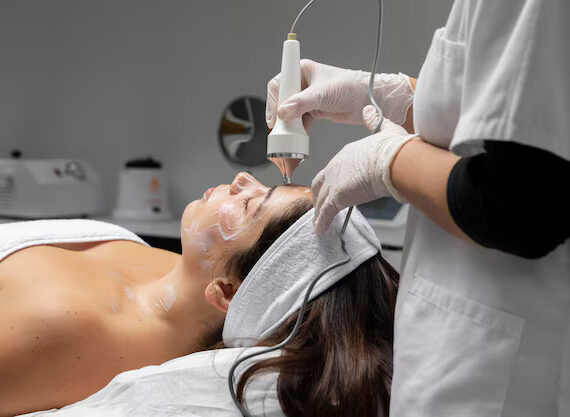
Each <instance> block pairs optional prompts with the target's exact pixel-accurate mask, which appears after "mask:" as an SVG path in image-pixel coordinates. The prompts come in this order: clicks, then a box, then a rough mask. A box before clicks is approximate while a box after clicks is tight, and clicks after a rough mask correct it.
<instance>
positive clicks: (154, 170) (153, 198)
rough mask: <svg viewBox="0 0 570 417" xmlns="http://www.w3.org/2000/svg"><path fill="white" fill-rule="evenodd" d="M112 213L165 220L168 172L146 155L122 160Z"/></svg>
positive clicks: (128, 218)
mask: <svg viewBox="0 0 570 417" xmlns="http://www.w3.org/2000/svg"><path fill="white" fill-rule="evenodd" d="M113 217H114V218H116V219H124V220H167V219H170V218H171V217H172V213H171V212H170V208H169V203H168V175H167V173H166V171H165V170H164V169H163V168H162V164H161V163H160V162H158V161H156V160H154V159H152V158H151V157H150V156H149V157H148V158H146V159H133V160H130V161H127V162H126V163H125V169H123V170H122V171H121V172H120V174H119V189H118V193H117V208H116V209H115V210H114V211H113Z"/></svg>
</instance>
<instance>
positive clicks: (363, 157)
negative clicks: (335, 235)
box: [312, 106, 417, 233]
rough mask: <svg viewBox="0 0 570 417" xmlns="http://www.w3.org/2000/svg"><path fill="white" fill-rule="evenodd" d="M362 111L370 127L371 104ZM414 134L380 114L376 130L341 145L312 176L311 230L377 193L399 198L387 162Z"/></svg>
mask: <svg viewBox="0 0 570 417" xmlns="http://www.w3.org/2000/svg"><path fill="white" fill-rule="evenodd" d="M362 114H363V119H364V121H365V124H366V126H367V127H368V129H370V130H374V128H375V127H376V125H377V124H378V114H377V113H376V110H375V109H374V107H372V106H366V107H365V108H364V109H363V111H362ZM415 138H417V136H416V135H410V134H408V132H407V131H406V130H405V129H404V128H402V127H401V126H398V125H397V124H395V123H393V122H391V121H390V120H389V119H387V118H384V121H383V122H382V126H381V128H380V131H379V132H378V133H376V134H373V135H371V136H368V137H366V138H364V139H361V140H358V141H355V142H352V143H349V144H348V145H346V146H344V148H342V149H341V150H340V152H339V153H338V154H336V155H335V156H334V157H333V158H332V159H331V161H330V162H329V163H328V164H327V166H326V167H325V169H323V170H322V171H321V172H319V173H318V174H317V176H316V177H315V179H314V180H313V184H312V189H313V200H314V202H315V219H314V222H315V231H316V232H317V233H323V232H325V231H326V230H327V229H328V227H329V225H330V223H331V222H332V220H333V218H334V217H335V216H336V214H337V213H338V212H339V211H340V210H342V209H344V208H346V207H349V206H355V205H358V204H363V203H367V202H369V201H372V200H375V199H377V198H380V197H390V196H392V197H394V198H396V199H397V200H399V201H403V198H402V197H401V196H400V195H399V194H398V192H397V191H396V189H395V188H394V186H393V185H392V182H391V180H390V165H391V163H392V160H393V159H394V156H395V155H396V154H397V153H398V151H399V150H400V148H401V147H402V146H403V145H404V144H406V143H407V142H408V141H409V140H411V139H415Z"/></svg>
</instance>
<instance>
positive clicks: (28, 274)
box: [0, 173, 397, 417]
mask: <svg viewBox="0 0 570 417" xmlns="http://www.w3.org/2000/svg"><path fill="white" fill-rule="evenodd" d="M311 208H312V201H311V194H310V190H309V189H308V188H307V187H300V186H283V187H273V188H267V187H265V186H263V185H262V184H261V183H259V182H258V181H256V180H255V179H254V178H253V177H252V176H250V175H248V174H246V173H241V174H238V175H237V176H236V178H235V179H234V181H233V182H232V183H231V184H230V185H220V186H218V187H216V188H215V189H209V190H208V191H206V193H205V194H204V196H203V197H202V199H201V200H198V201H194V202H192V203H191V204H189V205H188V206H187V208H186V210H185V211H184V214H183V216H182V221H181V239H182V249H183V251H182V252H183V254H182V255H178V254H175V253H171V252H168V251H164V250H160V249H155V248H151V247H149V246H147V245H145V244H144V242H142V241H141V240H140V239H139V238H138V237H136V236H135V235H133V234H131V233H129V232H127V231H126V230H124V229H121V228H118V227H116V226H112V225H108V224H105V223H100V222H93V221H87V220H60V221H39V222H26V223H15V224H11V225H4V226H1V227H0V416H11V415H15V414H21V413H25V412H31V411H35V410H44V409H50V408H58V407H62V406H65V405H68V404H71V403H74V402H76V401H79V400H82V399H84V398H86V397H88V396H89V395H91V394H93V393H95V392H96V391H98V390H100V389H101V388H103V387H104V386H105V385H106V384H107V383H108V382H109V381H110V380H111V379H112V378H113V377H114V376H115V375H117V374H119V373H121V372H123V371H127V370H130V369H136V368H141V367H144V366H147V365H153V364H156V365H158V364H161V363H163V362H165V361H168V360H170V359H173V358H177V357H181V356H184V355H188V354H190V353H194V352H198V351H202V350H207V349H211V348H212V347H213V346H216V347H223V343H225V345H226V346H227V345H229V346H240V345H244V346H245V345H252V344H256V345H262V346H263V345H273V344H276V343H278V342H279V341H281V340H283V339H284V338H285V337H287V335H288V334H289V332H290V330H291V329H292V326H293V324H294V320H295V318H296V313H295V312H296V310H297V309H298V308H299V302H297V301H295V302H292V301H291V300H292V299H296V298H300V297H297V295H298V294H303V293H304V288H306V286H307V285H305V286H302V285H301V286H300V285H298V284H299V282H301V281H302V280H299V279H298V278H299V277H301V275H303V274H305V273H309V272H310V271H312V270H316V269H320V268H321V267H322V265H324V263H323V262H328V261H329V260H327V259H326V258H327V256H328V257H331V256H332V255H331V254H332V252H331V251H334V250H337V251H338V249H330V250H320V249H319V247H320V246H319V245H321V243H326V244H327V245H329V246H330V247H331V248H333V247H338V246H340V244H339V242H338V228H337V230H336V231H335V230H334V227H331V229H330V230H329V232H327V234H329V233H330V234H331V235H330V236H328V235H327V234H325V235H323V236H319V237H317V236H314V234H312V227H311V224H310V218H311V217H312V212H311V213H308V212H309V210H311ZM340 222H341V223H342V219H341V220H340ZM349 232H350V233H349ZM287 233H289V235H291V236H289V237H288V238H287V239H285V238H284V237H283V238H282V239H281V240H279V238H280V237H281V236H282V235H283V236H286V235H287ZM350 234H352V235H354V236H356V238H354V239H351V238H350V236H348V235H350ZM297 235H298V236H297ZM309 235H312V237H311V236H309ZM333 235H334V236H333ZM372 235H373V232H372V231H371V229H370V227H369V226H368V225H367V224H366V222H365V221H364V220H363V218H362V216H361V215H360V213H358V212H356V211H355V213H354V214H353V216H352V220H351V224H350V225H349V229H348V230H347V236H348V250H349V252H351V255H353V261H352V262H351V263H350V264H349V265H347V266H346V267H344V269H342V270H339V271H337V272H336V273H335V274H336V275H335V274H332V275H331V276H330V277H329V278H327V277H325V278H323V283H325V284H323V285H321V286H317V287H316V288H315V294H316V295H318V296H316V297H315V298H314V299H313V300H312V301H311V302H310V304H309V310H308V312H307V314H306V315H305V319H304V324H303V326H302V328H301V331H300V332H299V333H298V334H297V336H296V337H295V339H294V340H293V342H292V343H291V345H290V346H289V347H288V348H287V349H284V350H283V351H282V353H281V355H279V356H276V357H273V358H271V359H265V360H262V361H261V362H258V363H257V364H256V365H255V366H254V367H251V368H249V370H248V371H247V372H245V373H244V374H243V375H242V376H241V378H240V380H239V381H238V387H237V388H238V393H239V395H240V398H241V400H242V402H243V401H245V400H244V389H245V391H247V388H246V384H247V383H248V382H251V381H252V380H254V379H255V378H256V376H258V375H261V374H263V373H264V372H267V371H277V372H279V377H278V385H277V393H278V396H279V402H280V404H281V408H282V409H283V412H284V413H285V414H286V415H287V416H313V415H323V416H324V415H326V416H344V415H347V412H348V411H347V410H350V412H349V414H350V415H358V416H375V417H376V416H377V415H378V410H379V409H383V410H384V411H385V412H387V409H388V402H389V392H390V391H389V390H390V382H391V374H392V369H391V364H392V337H393V324H392V322H393V308H394V302H395V297H396V291H397V276H396V274H395V272H394V271H393V270H392V269H391V268H390V266H389V265H388V264H387V263H386V262H385V261H384V260H383V259H382V257H381V255H380V254H379V252H378V247H379V244H378V242H377V240H376V238H375V237H374V236H372ZM295 239H297V241H298V242H297V246H299V242H301V246H302V247H301V248H300V249H299V248H298V247H297V248H296V247H295V244H293V245H292V248H293V251H294V252H295V253H293V254H289V255H287V250H286V247H285V246H287V242H294V241H295ZM303 239H304V240H303ZM359 239H360V241H359ZM276 241H277V242H276ZM283 241H285V243H284V242H283ZM305 241H307V242H305ZM303 242H305V243H303ZM274 243H276V245H277V246H279V247H277V248H276V245H274ZM325 246H326V245H325ZM319 251H320V252H322V259H321V255H319ZM264 254H265V256H264ZM262 256H264V257H263V258H262ZM335 256H336V255H335ZM338 256H340V255H338ZM260 258H261V261H260ZM270 258H275V259H274V262H279V263H278V264H275V265H273V266H272V264H271V259H270ZM337 260H338V259H335V261H337ZM258 261H260V262H258ZM321 264H322V265H321ZM276 265H277V266H276ZM279 265H281V267H279ZM254 266H255V267H254ZM325 266H326V265H325ZM264 267H265V269H264ZM339 274H340V276H339ZM248 280H249V284H250V285H248ZM327 280H328V284H326V282H327ZM240 286H241V287H242V288H241V289H240ZM238 290H239V291H238ZM296 294H297V295H296ZM234 295H235V296H236V297H235V300H234V301H235V302H234V303H232V299H233V298H234ZM228 308H229V311H230V313H229V314H231V315H232V316H231V317H230V316H228V320H227V321H226V313H227V312H228ZM248 321H249V323H248ZM224 322H226V323H225V324H226V326H225V328H224ZM222 330H224V338H223V343H222ZM221 389H224V390H227V387H222V388H221ZM246 406H247V404H246ZM236 411H237V410H236Z"/></svg>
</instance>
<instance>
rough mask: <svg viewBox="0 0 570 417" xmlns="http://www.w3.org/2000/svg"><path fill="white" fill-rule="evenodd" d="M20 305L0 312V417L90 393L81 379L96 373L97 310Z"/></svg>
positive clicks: (60, 403)
mask: <svg viewBox="0 0 570 417" xmlns="http://www.w3.org/2000/svg"><path fill="white" fill-rule="evenodd" d="M20 304H21V306H20V307H18V308H15V307H12V308H10V309H3V311H2V314H1V315H0V317H1V318H0V416H5V415H14V414H20V413H24V412H27V411H35V410H42V409H48V408H53V407H61V406H63V405H66V404H69V403H72V402H75V401H78V400H80V399H82V398H84V397H86V396H88V395H89V394H90V393H92V392H94V389H93V387H92V386H89V385H90V384H89V383H88V382H87V383H85V382H83V381H85V380H90V378H85V377H84V376H85V374H86V373H90V372H94V373H95V374H97V369H96V367H95V366H94V365H93V364H96V363H97V360H94V358H96V356H97V355H98V348H99V346H101V344H100V343H99V342H100V338H101V336H102V335H104V332H102V322H101V320H100V318H99V317H98V316H97V314H93V313H91V312H89V311H88V310H85V309H80V308H77V309H73V308H69V307H68V308H61V307H60V305H59V304H58V303H57V302H53V301H52V302H43V303H41V302H40V303H38V304H37V305H36V306H35V307H33V308H32V307H30V306H29V305H27V306H26V308H25V309H24V308H22V305H23V306H25V305H26V304H25V303H20ZM13 305H14V304H13ZM78 307H79V306H78ZM82 376H83V378H82ZM95 390H96V389H95Z"/></svg>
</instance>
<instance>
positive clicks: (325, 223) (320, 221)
mask: <svg viewBox="0 0 570 417" xmlns="http://www.w3.org/2000/svg"><path fill="white" fill-rule="evenodd" d="M339 211H340V210H338V209H337V208H336V206H335V205H334V204H333V203H332V202H331V201H330V200H329V199H327V200H326V201H325V202H324V203H323V205H322V207H321V209H320V210H319V214H318V217H317V218H316V220H315V224H314V226H315V233H316V234H318V235H321V234H323V233H325V232H326V231H327V230H328V228H329V226H330V225H331V223H332V221H333V220H334V218H335V216H336V215H337V214H338V212H339Z"/></svg>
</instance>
